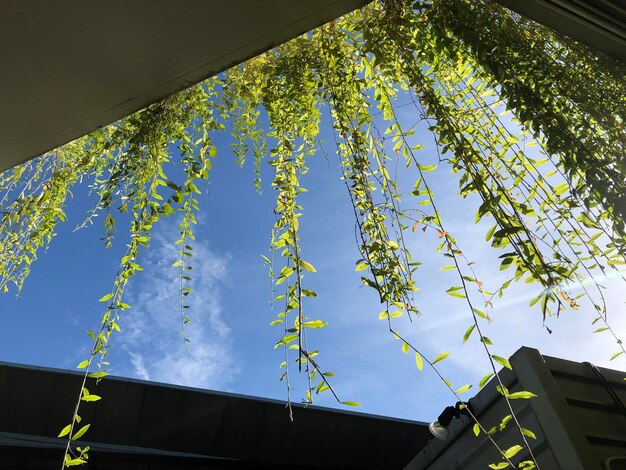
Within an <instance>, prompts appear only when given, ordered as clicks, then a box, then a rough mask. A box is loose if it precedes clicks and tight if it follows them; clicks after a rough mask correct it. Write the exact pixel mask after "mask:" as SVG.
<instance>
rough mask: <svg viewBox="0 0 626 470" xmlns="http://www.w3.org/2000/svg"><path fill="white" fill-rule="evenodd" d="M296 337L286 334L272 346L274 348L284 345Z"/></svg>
mask: <svg viewBox="0 0 626 470" xmlns="http://www.w3.org/2000/svg"><path fill="white" fill-rule="evenodd" d="M297 337H298V335H287V336H285V337H283V338H282V339H281V340H280V341H279V342H278V343H276V345H275V346H274V349H276V348H278V347H280V346H282V345H285V344H289V343H291V342H292V341H293V340H295V339H296V338H297Z"/></svg>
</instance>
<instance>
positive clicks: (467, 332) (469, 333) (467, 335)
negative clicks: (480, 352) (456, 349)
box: [463, 325, 476, 343]
mask: <svg viewBox="0 0 626 470" xmlns="http://www.w3.org/2000/svg"><path fill="white" fill-rule="evenodd" d="M474 328H476V325H472V326H470V327H469V328H468V329H467V331H466V332H465V334H464V335H463V342H464V343H466V342H467V340H468V339H469V337H470V336H471V335H472V331H474Z"/></svg>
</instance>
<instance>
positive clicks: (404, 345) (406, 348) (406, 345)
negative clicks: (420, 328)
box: [402, 341, 409, 354]
mask: <svg viewBox="0 0 626 470" xmlns="http://www.w3.org/2000/svg"><path fill="white" fill-rule="evenodd" d="M402 352H403V353H404V354H406V353H408V352H409V343H407V342H406V341H405V342H403V343H402Z"/></svg>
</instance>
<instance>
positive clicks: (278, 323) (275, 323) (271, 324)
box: [270, 320, 285, 326]
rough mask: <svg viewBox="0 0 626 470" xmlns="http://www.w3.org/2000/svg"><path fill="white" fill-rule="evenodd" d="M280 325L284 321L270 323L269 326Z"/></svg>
mask: <svg viewBox="0 0 626 470" xmlns="http://www.w3.org/2000/svg"><path fill="white" fill-rule="evenodd" d="M281 323H285V321H284V320H274V321H271V322H270V326H274V325H280V324H281Z"/></svg>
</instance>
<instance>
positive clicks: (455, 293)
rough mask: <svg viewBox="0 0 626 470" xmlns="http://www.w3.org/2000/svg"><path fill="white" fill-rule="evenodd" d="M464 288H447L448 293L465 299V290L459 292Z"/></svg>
mask: <svg viewBox="0 0 626 470" xmlns="http://www.w3.org/2000/svg"><path fill="white" fill-rule="evenodd" d="M462 289H463V287H461V286H455V287H450V289H448V290H446V294H448V295H450V296H452V297H456V298H459V299H464V298H465V294H464V293H463V292H459V291H462Z"/></svg>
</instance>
